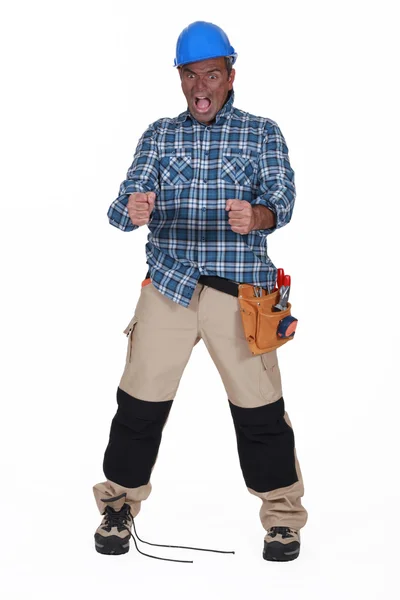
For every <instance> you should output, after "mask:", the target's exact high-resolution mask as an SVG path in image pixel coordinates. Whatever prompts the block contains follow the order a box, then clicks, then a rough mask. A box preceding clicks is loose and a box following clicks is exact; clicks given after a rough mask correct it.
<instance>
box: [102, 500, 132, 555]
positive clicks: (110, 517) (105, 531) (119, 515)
mask: <svg viewBox="0 0 400 600" xmlns="http://www.w3.org/2000/svg"><path fill="white" fill-rule="evenodd" d="M125 496H126V494H121V495H120V496H115V497H114V498H104V500H103V499H102V502H104V504H105V508H104V512H103V513H102V514H103V515H104V517H103V520H102V522H101V524H100V525H99V527H98V528H97V529H96V533H95V534H94V542H95V547H96V550H97V552H100V554H125V553H126V552H128V550H129V538H130V537H131V529H132V523H133V518H132V514H131V509H130V506H129V504H126V503H125Z"/></svg>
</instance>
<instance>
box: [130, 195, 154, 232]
mask: <svg viewBox="0 0 400 600" xmlns="http://www.w3.org/2000/svg"><path fill="white" fill-rule="evenodd" d="M155 199H156V195H155V193H154V192H147V193H142V192H135V193H134V194H131V195H130V196H129V198H128V207H127V208H128V213H129V217H130V219H131V221H132V223H133V225H146V223H148V222H149V219H150V215H151V212H152V210H153V208H154V201H155Z"/></svg>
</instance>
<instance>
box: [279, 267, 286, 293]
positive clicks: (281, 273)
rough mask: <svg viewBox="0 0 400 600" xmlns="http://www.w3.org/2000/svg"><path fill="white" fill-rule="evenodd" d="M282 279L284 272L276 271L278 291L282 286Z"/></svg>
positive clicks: (281, 270)
mask: <svg viewBox="0 0 400 600" xmlns="http://www.w3.org/2000/svg"><path fill="white" fill-rule="evenodd" d="M284 277H285V271H284V270H283V269H278V275H277V284H278V290H280V289H281V286H282V285H283V278H284Z"/></svg>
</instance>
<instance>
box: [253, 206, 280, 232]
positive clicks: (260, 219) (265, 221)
mask: <svg viewBox="0 0 400 600" xmlns="http://www.w3.org/2000/svg"><path fill="white" fill-rule="evenodd" d="M253 217H254V225H253V227H252V230H255V229H273V228H274V227H275V226H276V216H275V213H274V212H272V210H270V209H269V208H267V207H266V206H261V205H258V206H253Z"/></svg>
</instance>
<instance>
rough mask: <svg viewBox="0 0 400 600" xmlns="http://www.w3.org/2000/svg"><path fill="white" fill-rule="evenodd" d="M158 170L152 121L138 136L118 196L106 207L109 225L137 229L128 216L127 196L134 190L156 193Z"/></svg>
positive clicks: (124, 228)
mask: <svg viewBox="0 0 400 600" xmlns="http://www.w3.org/2000/svg"><path fill="white" fill-rule="evenodd" d="M158 172H159V163H158V152H157V142H156V127H155V123H153V124H151V125H149V127H148V128H147V129H146V131H145V132H144V134H143V135H142V137H141V138H140V140H139V143H138V145H137V148H136V151H135V154H134V157H133V162H132V164H131V166H130V167H129V169H128V172H127V175H126V179H125V180H124V181H123V182H122V183H121V185H120V188H119V194H118V198H116V199H115V200H114V202H113V203H112V204H111V206H110V208H109V209H108V212H107V216H108V219H109V222H110V224H111V225H114V227H118V228H119V229H121V230H122V231H133V230H134V229H138V227H139V225H134V224H133V223H132V221H131V219H130V217H129V213H128V208H127V204H128V198H129V196H130V194H133V193H134V192H155V193H156V194H157V193H158V191H159V179H158Z"/></svg>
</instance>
